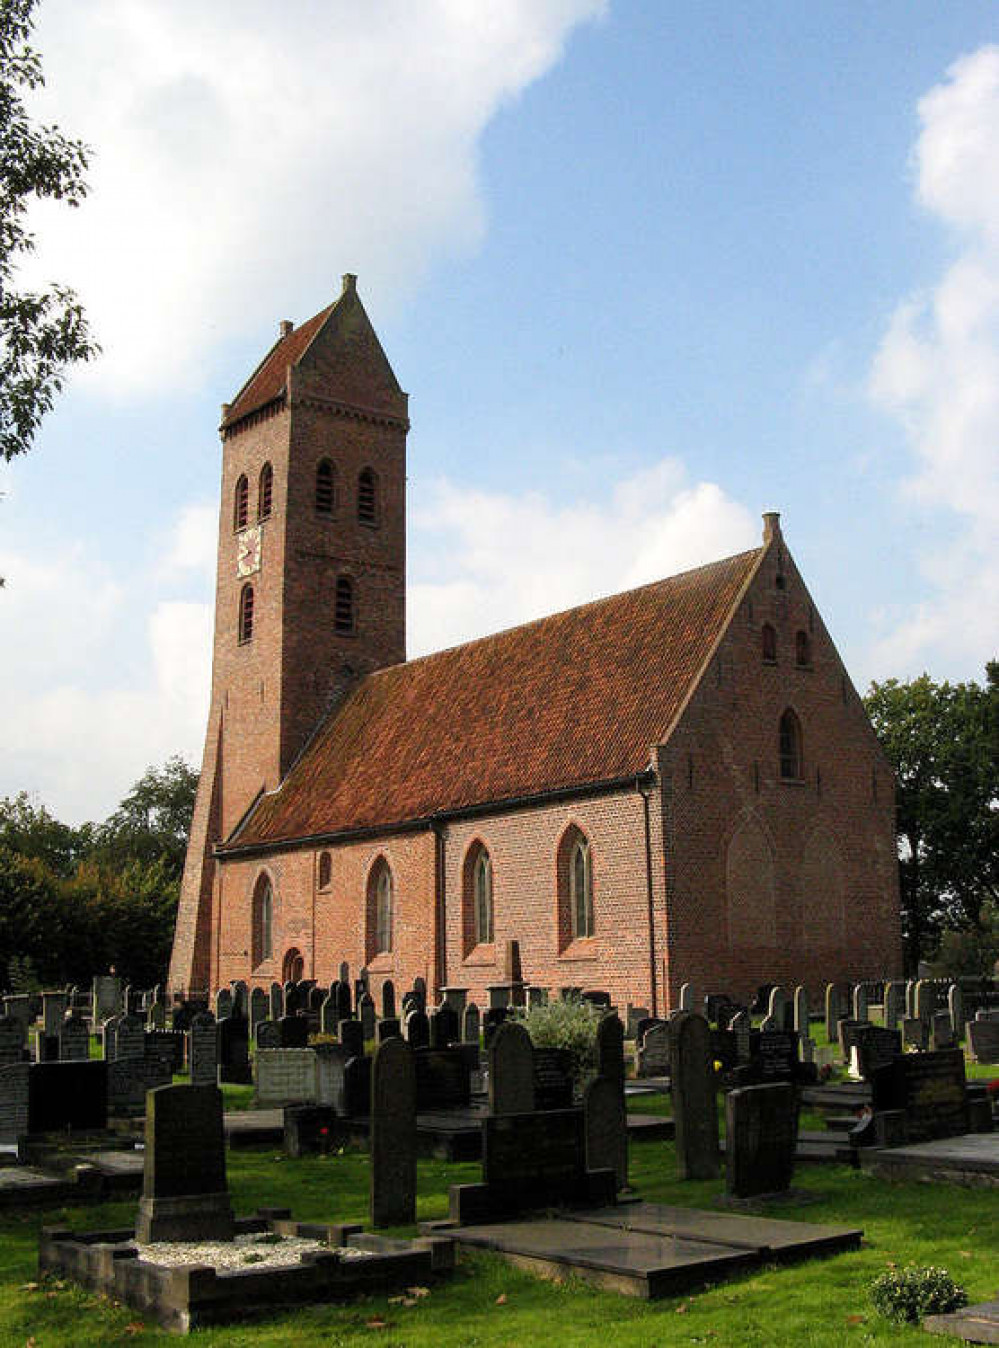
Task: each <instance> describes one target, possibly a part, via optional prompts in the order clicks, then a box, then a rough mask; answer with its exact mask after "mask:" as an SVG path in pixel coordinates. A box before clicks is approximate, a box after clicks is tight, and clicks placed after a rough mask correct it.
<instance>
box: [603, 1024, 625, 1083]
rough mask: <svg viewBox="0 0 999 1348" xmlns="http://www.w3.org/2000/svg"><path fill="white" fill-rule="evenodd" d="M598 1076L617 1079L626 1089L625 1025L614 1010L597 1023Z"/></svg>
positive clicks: (611, 1079) (610, 1079)
mask: <svg viewBox="0 0 999 1348" xmlns="http://www.w3.org/2000/svg"><path fill="white" fill-rule="evenodd" d="M597 1076H601V1077H606V1078H607V1079H608V1080H609V1081H616V1082H617V1083H618V1087H619V1089H620V1090H621V1091H623V1090H624V1026H623V1025H622V1024H621V1020H620V1017H619V1016H618V1015H617V1014H616V1012H614V1011H612V1012H610V1014H609V1015H606V1016H601V1017H600V1020H599V1021H598V1023H597Z"/></svg>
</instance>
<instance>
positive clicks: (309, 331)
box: [222, 297, 342, 430]
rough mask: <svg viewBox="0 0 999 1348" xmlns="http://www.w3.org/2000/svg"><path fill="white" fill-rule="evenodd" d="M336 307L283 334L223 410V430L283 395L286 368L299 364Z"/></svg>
mask: <svg viewBox="0 0 999 1348" xmlns="http://www.w3.org/2000/svg"><path fill="white" fill-rule="evenodd" d="M341 298H342V297H341ZM339 302H340V301H339V300H338V301H337V302H336V303H339ZM335 307H336V304H329V305H327V306H326V308H325V309H321V310H320V312H319V313H318V314H315V315H314V316H313V317H312V318H310V319H309V320H308V322H306V323H303V324H301V326H300V327H297V328H292V327H289V328H288V330H287V331H284V330H282V334H281V336H280V337H279V338H278V340H277V341H276V342H275V343H274V345H273V346H272V347H271V349H270V351H268V353H267V355H266V356H265V357H264V359H263V360H262V361H261V362H260V364H259V365H258V366H257V368H256V369H255V370H254V372H253V374H251V375H250V377H249V379H248V380H247V381H246V383H245V384H244V385H243V387H242V388H241V389H240V390H239V392H238V393H237V394H236V397H235V400H234V401H233V402H231V403H229V404H228V405H227V407H226V408H225V414H224V416H223V418H222V429H223V430H225V429H226V428H227V427H229V426H232V425H234V424H235V423H236V422H237V421H241V420H242V419H243V417H245V416H249V414H250V413H251V412H257V411H259V410H260V408H261V407H266V406H267V404H268V403H272V402H274V401H275V400H276V399H278V398H280V397H281V396H282V395H283V394H284V392H285V382H286V380H287V378H288V366H289V365H297V364H298V362H299V361H300V360H301V358H302V356H303V355H304V354H305V352H306V351H307V350H308V348H309V345H310V343H311V342H312V339H313V338H314V337H315V335H316V333H317V332H318V331H319V329H320V328H321V327H322V326H323V324H324V323H325V322H326V320H327V318H329V316H330V314H331V313H332V312H333V310H334V308H335Z"/></svg>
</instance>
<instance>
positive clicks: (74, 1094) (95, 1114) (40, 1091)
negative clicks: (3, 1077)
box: [5, 1059, 141, 1133]
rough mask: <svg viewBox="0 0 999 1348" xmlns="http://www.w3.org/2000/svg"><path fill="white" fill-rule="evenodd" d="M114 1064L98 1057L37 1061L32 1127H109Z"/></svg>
mask: <svg viewBox="0 0 999 1348" xmlns="http://www.w3.org/2000/svg"><path fill="white" fill-rule="evenodd" d="M139 1066H140V1067H141V1063H140V1064H139ZM113 1067H114V1064H113V1063H112V1064H108V1063H104V1062H101V1061H99V1060H98V1059H95V1060H94V1061H93V1062H47V1063H34V1064H33V1065H32V1066H31V1071H30V1073H29V1075H28V1131H29V1132H31V1133H49V1132H56V1131H58V1132H64V1131H65V1130H66V1129H79V1130H81V1131H90V1130H92V1129H102V1128H106V1127H107V1126H108V1090H109V1080H108V1078H109V1073H110V1070H111V1069H112V1068H113ZM5 1070H6V1071H8V1072H9V1071H10V1070H11V1069H10V1068H7V1069H5Z"/></svg>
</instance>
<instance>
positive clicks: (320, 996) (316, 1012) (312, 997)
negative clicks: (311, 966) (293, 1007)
mask: <svg viewBox="0 0 999 1348" xmlns="http://www.w3.org/2000/svg"><path fill="white" fill-rule="evenodd" d="M333 986H334V988H335V987H338V986H339V985H338V984H336V983H334V985H333ZM330 995H333V1004H334V1006H336V995H335V994H331V993H328V992H326V990H325V989H324V988H318V987H317V988H309V990H308V992H307V993H306V995H305V1003H306V1006H307V1007H308V1014H309V1015H310V1016H315V1018H316V1020H317V1021H318V1019H319V1016H320V1014H321V1012H322V1009H323V1002H325V1001H326V999H327V998H328V997H329V996H330Z"/></svg>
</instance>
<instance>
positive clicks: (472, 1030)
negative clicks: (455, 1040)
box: [461, 1002, 481, 1045]
mask: <svg viewBox="0 0 999 1348" xmlns="http://www.w3.org/2000/svg"><path fill="white" fill-rule="evenodd" d="M480 1031H481V1020H480V1017H479V1008H478V1007H477V1006H476V1005H475V1003H474V1002H469V1003H468V1004H467V1005H466V1007H465V1010H464V1012H463V1013H462V1017H461V1041H462V1043H463V1044H476V1045H477V1044H478V1042H479V1034H480Z"/></svg>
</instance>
